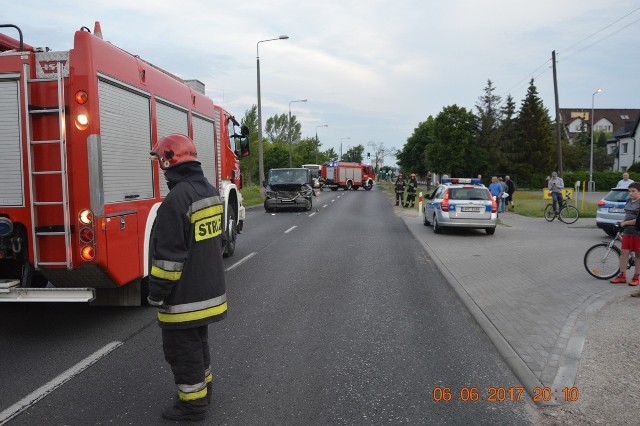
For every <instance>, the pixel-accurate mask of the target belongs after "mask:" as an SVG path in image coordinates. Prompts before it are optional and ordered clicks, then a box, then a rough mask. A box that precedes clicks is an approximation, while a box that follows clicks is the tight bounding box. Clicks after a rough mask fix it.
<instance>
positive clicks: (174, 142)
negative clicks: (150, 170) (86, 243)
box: [147, 134, 227, 420]
mask: <svg viewBox="0 0 640 426" xmlns="http://www.w3.org/2000/svg"><path fill="white" fill-rule="evenodd" d="M197 155H198V154H197V152H196V148H195V145H194V143H193V141H192V140H191V139H190V138H188V137H187V136H184V135H180V134H170V135H167V136H165V137H163V138H162V139H160V140H159V141H158V143H157V144H156V145H155V146H154V147H153V149H152V150H151V156H152V158H153V159H155V160H158V162H159V163H160V168H161V169H162V171H163V172H164V177H165V179H166V181H167V184H168V186H169V189H170V191H169V194H168V195H167V196H166V198H165V199H164V201H163V202H162V204H161V205H160V207H159V208H158V212H157V216H156V219H155V223H154V226H153V230H152V234H151V241H150V256H151V271H150V274H149V296H148V299H147V300H148V302H149V304H150V305H153V306H156V307H158V324H159V326H160V328H161V329H162V347H163V350H164V356H165V360H166V361H167V362H168V363H169V365H170V366H171V370H172V372H173V375H174V381H175V384H176V386H177V388H178V398H177V400H176V402H175V404H174V405H172V406H170V407H167V408H166V409H164V411H163V412H162V417H163V418H165V419H169V420H203V419H205V418H206V416H207V409H208V403H209V402H210V398H211V380H212V374H211V365H210V352H209V336H208V325H209V324H210V323H212V322H215V321H218V320H221V319H222V318H224V317H225V315H226V313H227V296H226V290H225V277H224V267H223V264H222V243H223V241H222V240H223V235H224V232H223V220H224V219H223V218H224V217H225V216H224V203H223V201H222V199H221V197H220V194H219V193H218V191H217V190H216V189H215V188H214V187H213V186H212V185H211V184H210V183H209V182H208V181H207V179H206V178H205V176H204V173H203V171H202V167H201V166H200V163H199V162H198V161H197Z"/></svg>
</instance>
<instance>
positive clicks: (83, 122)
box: [76, 114, 89, 130]
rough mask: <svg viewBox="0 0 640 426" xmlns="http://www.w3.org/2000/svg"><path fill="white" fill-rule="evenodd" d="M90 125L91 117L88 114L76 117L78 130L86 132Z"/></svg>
mask: <svg viewBox="0 0 640 426" xmlns="http://www.w3.org/2000/svg"><path fill="white" fill-rule="evenodd" d="M88 125H89V117H87V115H86V114H78V115H77V116H76V127H77V128H78V130H84V129H86V128H87V126H88Z"/></svg>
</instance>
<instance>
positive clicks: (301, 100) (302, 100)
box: [288, 99, 307, 167]
mask: <svg viewBox="0 0 640 426" xmlns="http://www.w3.org/2000/svg"><path fill="white" fill-rule="evenodd" d="M294 102H307V100H306V99H298V100H295V101H289V126H288V127H289V167H293V163H292V160H291V145H292V143H291V104H292V103H294Z"/></svg>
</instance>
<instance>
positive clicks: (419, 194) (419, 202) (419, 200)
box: [418, 192, 422, 216]
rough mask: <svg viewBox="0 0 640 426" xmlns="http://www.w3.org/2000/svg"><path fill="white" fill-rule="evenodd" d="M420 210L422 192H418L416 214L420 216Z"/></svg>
mask: <svg viewBox="0 0 640 426" xmlns="http://www.w3.org/2000/svg"><path fill="white" fill-rule="evenodd" d="M421 211H422V192H419V193H418V216H420V212H421Z"/></svg>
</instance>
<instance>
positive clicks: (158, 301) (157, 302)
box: [147, 295, 164, 308]
mask: <svg viewBox="0 0 640 426" xmlns="http://www.w3.org/2000/svg"><path fill="white" fill-rule="evenodd" d="M147 302H149V305H151V306H155V307H156V308H161V307H162V306H163V305H164V299H156V298H155V297H153V296H152V295H148V296H147Z"/></svg>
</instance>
